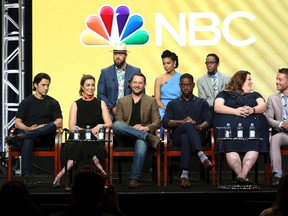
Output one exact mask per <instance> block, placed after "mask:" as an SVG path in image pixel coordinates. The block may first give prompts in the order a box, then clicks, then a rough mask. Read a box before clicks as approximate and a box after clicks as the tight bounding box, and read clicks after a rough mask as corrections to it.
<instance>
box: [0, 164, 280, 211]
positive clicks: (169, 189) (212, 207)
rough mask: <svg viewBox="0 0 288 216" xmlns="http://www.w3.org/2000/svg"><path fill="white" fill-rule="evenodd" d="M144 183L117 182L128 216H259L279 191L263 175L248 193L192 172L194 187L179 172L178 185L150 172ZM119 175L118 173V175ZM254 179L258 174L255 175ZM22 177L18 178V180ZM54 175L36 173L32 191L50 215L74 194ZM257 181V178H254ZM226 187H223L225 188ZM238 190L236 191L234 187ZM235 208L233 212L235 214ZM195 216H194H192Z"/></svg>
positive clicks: (0, 180) (0, 181)
mask: <svg viewBox="0 0 288 216" xmlns="http://www.w3.org/2000/svg"><path fill="white" fill-rule="evenodd" d="M145 174H146V175H144V177H143V179H142V184H141V186H139V188H136V189H129V188H128V187H127V185H128V181H129V174H128V172H126V171H125V170H124V172H123V174H122V175H123V176H122V177H123V179H122V184H119V183H118V180H117V179H114V182H113V183H114V184H115V186H116V189H117V191H118V195H119V203H120V206H121V208H122V210H123V211H124V212H125V213H126V215H127V216H130V215H131V216H132V215H133V216H134V215H147V214H148V215H149V214H151V215H152V214H153V215H154V214H161V215H163V214H169V215H170V214H171V213H173V214H176V215H182V214H185V213H187V212H191V214H188V215H195V213H196V212H199V211H200V212H201V211H202V212H203V214H202V215H211V214H217V215H233V216H235V215H243V214H244V215H249V216H250V215H251V216H254V215H255V216H259V214H260V212H261V211H262V210H263V209H264V208H266V207H270V206H271V203H272V202H273V201H274V199H275V192H276V188H271V187H270V186H266V185H265V184H264V182H263V181H262V179H264V176H263V173H261V172H260V173H259V182H258V184H257V186H258V188H257V189H255V188H253V190H248V189H251V188H248V189H247V188H246V190H237V188H236V190H219V188H218V186H219V185H218V186H213V185H212V183H211V182H210V183H207V182H206V181H204V180H203V179H200V177H199V172H195V173H191V175H190V176H191V178H190V181H191V183H192V187H191V188H188V189H187V188H185V189H184V188H181V187H180V183H179V179H178V178H179V176H178V174H177V173H175V176H174V179H173V180H174V182H173V183H172V184H171V183H168V185H167V186H166V187H164V186H163V182H162V186H160V187H158V186H157V185H156V184H155V183H154V181H152V180H151V176H150V172H149V171H147V172H145ZM114 176H115V177H116V176H117V173H115V174H114ZM251 176H254V174H252V173H251ZM18 178H19V176H14V179H18ZM53 178H54V177H53V175H52V174H47V173H46V174H45V173H44V174H39V173H37V174H34V175H33V182H34V184H33V188H30V189H29V191H30V194H31V196H32V198H33V199H34V200H35V201H36V202H37V203H38V204H39V205H40V206H41V207H42V209H43V211H44V212H45V214H46V215H49V214H51V213H54V212H57V211H61V210H63V209H65V208H66V207H67V205H68V204H69V202H70V191H67V190H66V188H65V184H64V183H65V179H63V181H62V187H60V188H57V189H54V188H52V181H53ZM251 180H253V179H251ZM5 181H7V175H5V174H3V175H2V176H1V177H0V185H2V184H3V183H4V182H5ZM224 181H226V185H231V184H232V178H231V173H227V172H226V175H225V176H223V179H222V182H224ZM222 186H223V185H222ZM234 189H235V188H234ZM231 209H233V212H231ZM192 213H193V214H192Z"/></svg>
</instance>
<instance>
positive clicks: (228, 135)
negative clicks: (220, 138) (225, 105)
mask: <svg viewBox="0 0 288 216" xmlns="http://www.w3.org/2000/svg"><path fill="white" fill-rule="evenodd" d="M231 137H232V130H231V125H230V123H226V127H225V138H231Z"/></svg>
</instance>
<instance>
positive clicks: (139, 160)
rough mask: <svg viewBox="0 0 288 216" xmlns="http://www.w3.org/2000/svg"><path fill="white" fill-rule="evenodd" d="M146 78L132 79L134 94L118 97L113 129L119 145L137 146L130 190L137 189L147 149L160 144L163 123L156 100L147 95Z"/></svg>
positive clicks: (137, 74) (129, 185)
mask: <svg viewBox="0 0 288 216" xmlns="http://www.w3.org/2000/svg"><path fill="white" fill-rule="evenodd" d="M145 87H146V77H145V76H144V75H143V74H142V73H136V74H134V75H133V76H132V80H131V89H132V94H130V95H127V96H124V97H122V98H119V100H118V103H117V109H116V121H115V122H114V124H113V126H112V129H113V131H114V133H115V138H116V141H117V143H118V145H119V146H127V145H130V146H135V154H134V158H133V163H132V169H131V174H130V182H129V184H128V187H129V188H137V187H138V186H139V181H140V179H141V174H142V170H143V166H144V162H145V158H146V153H147V149H148V146H149V147H152V148H154V149H156V148H157V146H158V144H159V143H160V138H159V137H158V136H156V135H154V134H155V132H156V130H157V129H159V128H160V126H161V121H160V115H159V110H158V105H157V102H156V100H155V98H153V97H151V96H148V95H146V94H144V90H145Z"/></svg>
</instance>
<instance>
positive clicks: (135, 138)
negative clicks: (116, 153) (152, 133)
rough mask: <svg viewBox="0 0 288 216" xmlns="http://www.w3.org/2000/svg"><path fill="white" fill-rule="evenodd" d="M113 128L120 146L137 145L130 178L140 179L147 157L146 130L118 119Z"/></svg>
mask: <svg viewBox="0 0 288 216" xmlns="http://www.w3.org/2000/svg"><path fill="white" fill-rule="evenodd" d="M112 129H113V131H114V134H115V138H116V140H117V143H118V144H119V146H133V145H135V153H134V158H133V163H132V169H131V174H130V178H131V179H137V180H139V179H140V178H141V174H142V170H143V167H144V162H145V159H146V154H147V149H148V143H147V141H146V136H147V135H148V133H147V132H145V131H140V130H137V129H135V128H133V127H132V126H130V125H126V124H125V123H124V122H120V121H116V122H114V123H113V126H112Z"/></svg>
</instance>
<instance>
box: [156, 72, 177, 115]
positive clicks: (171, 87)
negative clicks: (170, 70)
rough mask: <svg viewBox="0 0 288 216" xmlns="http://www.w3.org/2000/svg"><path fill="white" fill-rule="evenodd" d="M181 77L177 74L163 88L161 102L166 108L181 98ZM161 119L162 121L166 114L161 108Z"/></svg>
mask: <svg viewBox="0 0 288 216" xmlns="http://www.w3.org/2000/svg"><path fill="white" fill-rule="evenodd" d="M180 76H181V74H180V73H179V72H176V73H175V74H174V75H173V76H172V77H171V78H170V79H169V80H168V81H167V82H166V83H164V84H163V85H162V86H161V89H160V93H161V102H162V103H163V104H164V106H165V107H166V106H167V104H168V102H169V101H171V100H173V99H175V98H177V97H179V96H180V94H181V91H180V86H179V83H180ZM159 113H160V118H161V119H162V118H163V116H164V114H165V109H163V108H159Z"/></svg>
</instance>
